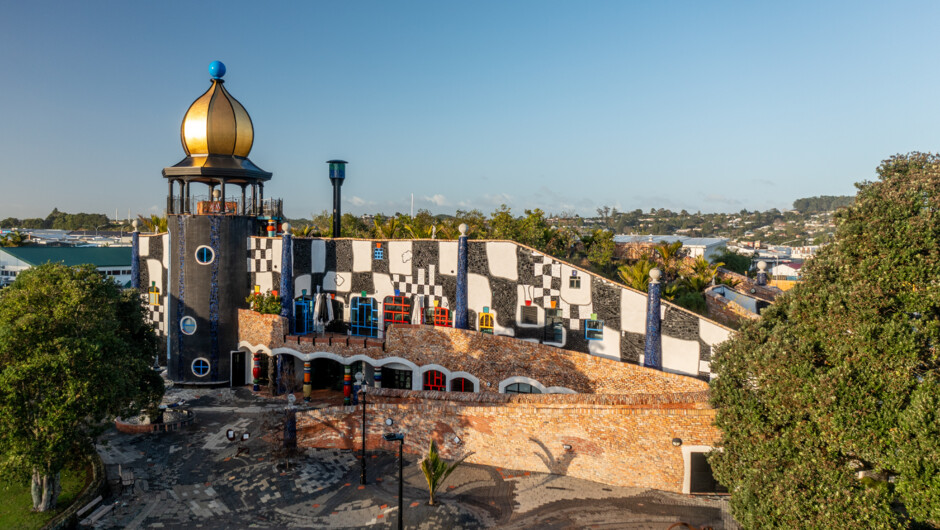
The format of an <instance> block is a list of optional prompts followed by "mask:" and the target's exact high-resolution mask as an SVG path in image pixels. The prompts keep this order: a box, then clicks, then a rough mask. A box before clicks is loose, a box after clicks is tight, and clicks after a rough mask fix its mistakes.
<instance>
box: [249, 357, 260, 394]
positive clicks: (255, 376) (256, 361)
mask: <svg viewBox="0 0 940 530" xmlns="http://www.w3.org/2000/svg"><path fill="white" fill-rule="evenodd" d="M251 378H252V379H251V384H252V387H251V389H252V390H253V391H255V392H258V391H259V390H261V386H260V385H259V384H258V382H259V380H260V378H261V354H260V353H255V354H253V355H252V359H251Z"/></svg>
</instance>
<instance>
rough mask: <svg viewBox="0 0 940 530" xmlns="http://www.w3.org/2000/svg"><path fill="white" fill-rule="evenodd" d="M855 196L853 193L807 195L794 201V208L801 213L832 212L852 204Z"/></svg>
mask: <svg viewBox="0 0 940 530" xmlns="http://www.w3.org/2000/svg"><path fill="white" fill-rule="evenodd" d="M854 200H855V197H852V196H851V195H820V196H818V197H806V198H803V199H797V200H795V201H793V209H794V210H798V211H799V212H800V213H820V212H831V211H833V210H838V209H839V208H844V207H846V206H851V205H852V202H853V201H854Z"/></svg>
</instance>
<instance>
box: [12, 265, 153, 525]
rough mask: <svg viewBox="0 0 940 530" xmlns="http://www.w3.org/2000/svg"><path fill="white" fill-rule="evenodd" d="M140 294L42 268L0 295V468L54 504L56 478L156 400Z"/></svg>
mask: <svg viewBox="0 0 940 530" xmlns="http://www.w3.org/2000/svg"><path fill="white" fill-rule="evenodd" d="M143 311H144V309H143V307H142V305H141V300H140V295H139V294H138V293H137V292H136V291H127V292H121V290H120V287H119V286H118V285H117V284H116V283H114V281H112V280H110V279H108V278H106V277H103V276H102V275H101V274H99V273H98V272H97V271H96V270H95V268H94V267H92V266H82V267H66V266H64V265H61V264H46V265H42V266H39V267H35V268H32V269H29V270H27V271H24V272H22V273H20V275H19V276H18V277H17V279H16V281H15V282H13V284H12V285H10V286H9V287H7V288H5V289H3V290H2V291H0V467H2V469H3V470H4V471H5V472H7V473H11V474H15V475H16V476H21V477H23V478H24V480H25V479H26V477H32V491H33V508H34V509H35V510H37V511H45V510H48V509H52V508H54V507H55V502H56V497H58V493H59V490H60V488H59V480H58V477H59V472H60V471H61V469H62V468H63V467H64V466H65V465H66V464H67V463H69V462H70V461H73V460H74V459H75V458H76V457H77V456H81V455H82V454H86V453H87V452H88V451H91V450H92V447H93V446H92V441H93V440H94V438H95V436H96V435H98V434H99V433H100V432H101V431H102V430H103V429H104V428H106V427H107V426H108V421H110V420H111V419H112V418H113V417H114V416H116V415H130V414H135V413H138V412H139V411H140V410H141V409H142V408H145V407H149V406H152V405H153V404H155V403H156V402H157V401H158V400H159V399H160V397H161V396H162V394H163V382H162V380H161V379H160V377H159V375H157V374H156V373H155V372H154V371H153V370H152V369H151V368H150V364H151V362H152V361H153V359H154V355H155V354H156V352H157V338H156V336H155V335H154V332H153V329H152V328H151V327H150V326H149V325H148V324H147V323H146V322H145V321H144V317H143Z"/></svg>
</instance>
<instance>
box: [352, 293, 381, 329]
mask: <svg viewBox="0 0 940 530" xmlns="http://www.w3.org/2000/svg"><path fill="white" fill-rule="evenodd" d="M377 306H378V304H376V302H375V299H374V298H368V297H361V296H355V297H353V299H352V304H351V305H350V317H351V318H350V322H349V325H350V327H351V328H352V334H353V335H362V336H365V337H377V336H378V334H379V318H378V317H379V315H378V307H377Z"/></svg>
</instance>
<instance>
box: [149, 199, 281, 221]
mask: <svg viewBox="0 0 940 530" xmlns="http://www.w3.org/2000/svg"><path fill="white" fill-rule="evenodd" d="M168 206H169V208H170V211H171V212H173V213H176V214H180V213H182V214H190V215H247V216H249V217H270V218H278V219H281V218H283V217H284V201H283V200H282V199H263V200H261V201H257V202H255V201H252V200H251V197H247V198H246V199H245V201H244V202H242V198H241V197H240V196H237V195H236V196H230V197H226V198H225V201H224V202H223V201H221V200H218V199H212V198H211V197H210V196H208V195H194V196H191V197H189V199H188V200H187V199H186V198H184V197H173V198H172V199H170V200H169V201H168Z"/></svg>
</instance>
